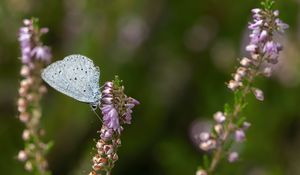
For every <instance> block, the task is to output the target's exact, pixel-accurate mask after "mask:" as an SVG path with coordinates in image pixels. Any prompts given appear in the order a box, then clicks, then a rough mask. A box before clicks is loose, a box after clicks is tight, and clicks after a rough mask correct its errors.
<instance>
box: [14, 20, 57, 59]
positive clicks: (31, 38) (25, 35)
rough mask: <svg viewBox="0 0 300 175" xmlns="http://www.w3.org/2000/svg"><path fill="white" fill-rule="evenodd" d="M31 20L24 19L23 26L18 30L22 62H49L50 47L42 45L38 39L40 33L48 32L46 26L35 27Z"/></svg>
mask: <svg viewBox="0 0 300 175" xmlns="http://www.w3.org/2000/svg"><path fill="white" fill-rule="evenodd" d="M33 23H34V22H33V20H28V19H25V20H24V21H23V24H24V26H23V27H21V28H20V30H19V37H18V40H19V42H20V46H21V60H22V63H23V64H29V63H31V62H32V61H34V60H41V61H44V62H46V63H49V62H50V59H51V57H52V55H51V51H50V48H49V47H47V46H43V44H42V43H41V42H40V41H39V39H37V38H39V37H40V36H41V35H42V34H45V33H47V32H48V29H47V28H41V29H35V28H34V27H33V25H34V24H33Z"/></svg>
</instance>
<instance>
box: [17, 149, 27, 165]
mask: <svg viewBox="0 0 300 175" xmlns="http://www.w3.org/2000/svg"><path fill="white" fill-rule="evenodd" d="M27 159H28V156H27V153H26V152H25V151H24V150H21V151H19V153H18V160H19V161H22V162H24V161H25V160H27Z"/></svg>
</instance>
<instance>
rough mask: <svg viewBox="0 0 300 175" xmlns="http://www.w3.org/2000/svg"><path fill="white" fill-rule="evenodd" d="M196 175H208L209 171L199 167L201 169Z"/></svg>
mask: <svg viewBox="0 0 300 175" xmlns="http://www.w3.org/2000/svg"><path fill="white" fill-rule="evenodd" d="M196 175H207V172H206V171H205V170H202V169H199V170H198V171H197V172H196Z"/></svg>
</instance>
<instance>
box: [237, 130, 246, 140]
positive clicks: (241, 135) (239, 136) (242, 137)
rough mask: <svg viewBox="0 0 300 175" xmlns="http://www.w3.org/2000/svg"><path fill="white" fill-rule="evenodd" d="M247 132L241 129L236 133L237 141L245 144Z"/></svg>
mask: <svg viewBox="0 0 300 175" xmlns="http://www.w3.org/2000/svg"><path fill="white" fill-rule="evenodd" d="M245 137H246V136H245V132H244V131H243V130H241V129H238V130H236V131H235V141H237V142H243V141H244V140H245Z"/></svg>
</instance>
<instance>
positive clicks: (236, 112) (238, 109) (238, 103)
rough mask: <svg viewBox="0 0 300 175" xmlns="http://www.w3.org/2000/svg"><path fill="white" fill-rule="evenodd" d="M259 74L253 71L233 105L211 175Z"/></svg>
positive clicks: (213, 160)
mask: <svg viewBox="0 0 300 175" xmlns="http://www.w3.org/2000/svg"><path fill="white" fill-rule="evenodd" d="M256 74H257V72H256V71H253V72H252V73H251V74H250V75H249V78H248V82H247V84H246V85H245V86H244V87H243V88H242V89H241V96H240V97H239V99H238V100H236V101H235V102H234V104H233V111H232V113H231V114H227V115H228V122H227V125H226V127H225V128H224V133H223V137H222V139H221V143H220V146H219V147H218V148H217V149H216V150H215V151H214V153H213V158H212V161H211V164H210V167H209V169H208V170H207V171H208V173H209V174H213V173H214V171H215V170H216V167H217V165H218V164H219V162H220V160H221V158H222V154H223V150H224V144H225V143H226V141H227V139H228V137H229V136H230V135H231V134H232V132H233V131H234V130H233V126H234V120H235V119H237V118H238V116H239V114H240V112H241V111H242V107H243V105H244V104H245V99H246V97H247V95H248V94H249V92H251V84H252V82H253V80H254V77H255V75H256Z"/></svg>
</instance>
